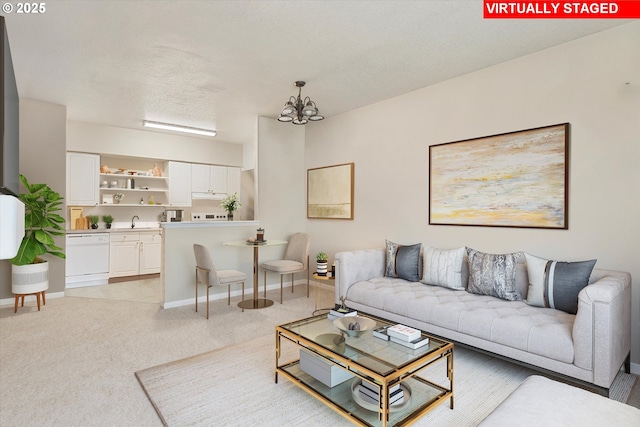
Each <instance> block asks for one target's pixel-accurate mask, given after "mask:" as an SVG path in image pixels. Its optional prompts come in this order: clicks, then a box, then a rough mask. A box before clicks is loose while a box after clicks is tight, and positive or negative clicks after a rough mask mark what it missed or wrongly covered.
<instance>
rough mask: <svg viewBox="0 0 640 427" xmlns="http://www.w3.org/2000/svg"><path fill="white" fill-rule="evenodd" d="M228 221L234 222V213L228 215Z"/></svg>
mask: <svg viewBox="0 0 640 427" xmlns="http://www.w3.org/2000/svg"><path fill="white" fill-rule="evenodd" d="M227 221H233V212H229V213H228V214H227Z"/></svg>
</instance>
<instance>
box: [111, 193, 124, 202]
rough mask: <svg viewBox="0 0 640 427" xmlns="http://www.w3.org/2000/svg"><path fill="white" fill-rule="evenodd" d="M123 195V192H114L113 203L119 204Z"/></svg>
mask: <svg viewBox="0 0 640 427" xmlns="http://www.w3.org/2000/svg"><path fill="white" fill-rule="evenodd" d="M123 197H124V194H122V193H116V194H114V195H113V203H115V204H116V205H119V204H120V200H122V198H123Z"/></svg>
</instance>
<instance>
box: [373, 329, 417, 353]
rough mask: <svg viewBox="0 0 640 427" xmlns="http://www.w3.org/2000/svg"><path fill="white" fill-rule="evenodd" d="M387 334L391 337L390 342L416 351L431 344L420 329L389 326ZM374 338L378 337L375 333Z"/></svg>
mask: <svg viewBox="0 0 640 427" xmlns="http://www.w3.org/2000/svg"><path fill="white" fill-rule="evenodd" d="M386 333H387V335H388V336H389V340H391V341H392V342H394V343H396V344H400V345H403V346H405V347H409V348H412V349H414V350H415V349H418V348H420V347H422V346H425V345H427V344H429V338H427V337H423V336H422V332H420V331H419V330H418V329H414V328H410V327H409V326H405V325H394V326H389V327H388V328H386ZM374 336H376V334H375V332H374Z"/></svg>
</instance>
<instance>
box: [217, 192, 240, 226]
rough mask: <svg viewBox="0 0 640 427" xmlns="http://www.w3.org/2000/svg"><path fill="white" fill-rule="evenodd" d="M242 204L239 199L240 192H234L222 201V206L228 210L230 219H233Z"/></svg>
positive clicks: (228, 218)
mask: <svg viewBox="0 0 640 427" xmlns="http://www.w3.org/2000/svg"><path fill="white" fill-rule="evenodd" d="M240 206H242V205H241V204H240V201H239V200H238V193H233V194H231V195H230V196H227V197H225V198H224V199H223V200H222V201H221V202H220V207H221V208H222V209H224V210H225V211H227V220H229V221H233V213H234V212H235V211H237V210H238V209H240Z"/></svg>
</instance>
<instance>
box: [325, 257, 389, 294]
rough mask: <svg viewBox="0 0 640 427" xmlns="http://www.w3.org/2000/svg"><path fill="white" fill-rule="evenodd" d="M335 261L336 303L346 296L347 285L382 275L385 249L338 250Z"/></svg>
mask: <svg viewBox="0 0 640 427" xmlns="http://www.w3.org/2000/svg"><path fill="white" fill-rule="evenodd" d="M335 263H336V289H335V292H336V296H335V300H336V304H337V303H339V302H340V297H341V296H346V295H347V291H348V290H349V287H350V286H351V285H353V284H354V283H357V282H360V281H362V280H368V279H371V278H374V277H382V276H384V265H385V250H384V249H382V248H379V249H364V250H358V251H349V252H338V253H337V254H336V256H335Z"/></svg>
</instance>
